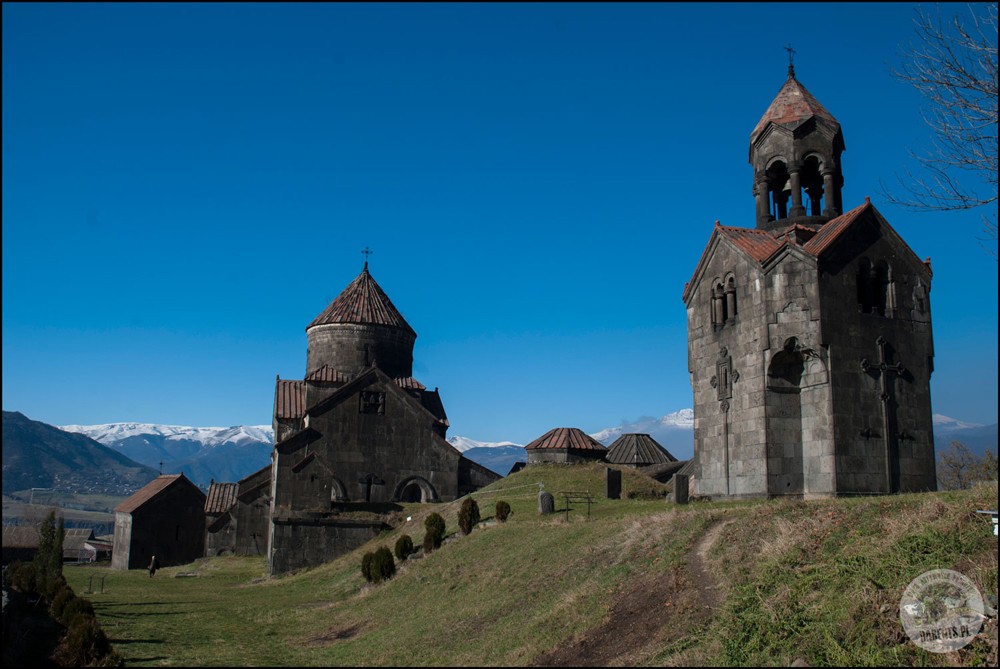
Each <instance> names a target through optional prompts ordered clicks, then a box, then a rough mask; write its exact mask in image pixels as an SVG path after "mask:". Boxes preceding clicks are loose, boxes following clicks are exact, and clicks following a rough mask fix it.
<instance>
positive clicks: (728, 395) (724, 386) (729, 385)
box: [710, 346, 740, 495]
mask: <svg viewBox="0 0 1000 669" xmlns="http://www.w3.org/2000/svg"><path fill="white" fill-rule="evenodd" d="M739 379H740V373H739V372H737V371H736V370H734V369H733V358H732V356H731V355H729V349H728V348H726V347H725V346H723V347H722V348H721V349H719V359H718V360H716V361H715V376H713V377H712V379H711V381H710V383H711V384H712V387H713V388H715V393H716V398H717V399H719V410H720V411H722V445H723V457H724V458H725V464H726V494H727V495H728V494H729V400H730V399H732V397H733V384H734V383H736V382H737V381H739Z"/></svg>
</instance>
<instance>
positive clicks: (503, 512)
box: [494, 500, 510, 523]
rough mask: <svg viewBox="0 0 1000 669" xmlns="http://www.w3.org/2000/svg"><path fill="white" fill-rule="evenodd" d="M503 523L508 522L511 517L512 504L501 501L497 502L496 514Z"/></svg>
mask: <svg viewBox="0 0 1000 669" xmlns="http://www.w3.org/2000/svg"><path fill="white" fill-rule="evenodd" d="M494 515H495V516H496V517H497V520H499V521H500V522H501V523H506V522H507V517H508V516H509V515H510V504H508V503H507V502H505V501H503V500H500V501H498V502H497V508H496V512H495V514H494Z"/></svg>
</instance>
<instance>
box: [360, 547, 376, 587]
mask: <svg viewBox="0 0 1000 669" xmlns="http://www.w3.org/2000/svg"><path fill="white" fill-rule="evenodd" d="M374 561H375V553H372V552H371V551H369V552H367V553H365V555H364V557H362V558H361V575H362V576H364V577H365V580H366V581H368V582H369V583H371V582H372V580H374V576H373V575H372V563H373V562H374Z"/></svg>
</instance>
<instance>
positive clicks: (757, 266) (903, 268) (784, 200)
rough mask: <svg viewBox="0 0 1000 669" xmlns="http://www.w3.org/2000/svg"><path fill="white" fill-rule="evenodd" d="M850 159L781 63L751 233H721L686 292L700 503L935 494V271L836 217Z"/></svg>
mask: <svg viewBox="0 0 1000 669" xmlns="http://www.w3.org/2000/svg"><path fill="white" fill-rule="evenodd" d="M844 148H845V147H844V134H843V132H842V130H841V127H840V123H838V122H837V120H836V119H835V118H834V117H833V115H832V114H831V113H830V112H829V111H827V110H826V109H825V108H824V107H823V105H821V104H820V103H819V101H818V100H816V98H815V97H813V96H812V95H811V94H810V93H809V91H807V90H806V88H805V86H803V85H802V83H801V82H799V80H798V79H797V78H796V76H795V70H794V67H793V66H792V65H791V64H789V68H788V77H787V80H786V81H785V83H784V85H782V87H781V90H779V91H778V94H777V96H776V97H775V98H774V101H773V102H772V103H771V105H770V106H769V107H768V109H767V111H766V112H765V113H764V116H763V117H762V118H761V119H760V121H759V122H758V123H757V125H756V126H755V127H754V129H753V132H752V133H751V134H750V164H751V165H752V166H753V169H754V181H753V186H754V196H755V205H756V206H755V219H756V226H755V227H752V228H741V227H728V226H723V225H720V224H719V223H718V222H716V224H715V228H714V229H713V230H712V233H711V235H710V236H709V239H708V244H707V246H706V247H705V251H704V253H703V254H702V256H701V259H700V260H699V261H698V264H697V266H696V268H695V270H694V274H693V276H692V277H691V280H690V281H689V282H688V283H687V285H686V286H685V288H684V293H683V300H684V304H685V306H686V307H687V322H688V369H689V371H690V378H691V389H692V391H693V393H694V415H695V419H694V426H695V427H694V440H695V466H694V480H695V484H694V485H695V488H694V490H693V492H694V493H695V494H698V495H702V496H710V497H762V496H783V495H788V496H797V497H806V498H809V497H828V496H835V495H852V494H864V495H868V494H885V493H895V492H909V491H921V490H934V489H935V488H936V477H935V466H934V436H933V425H932V420H931V396H930V377H931V372H932V371H933V368H934V367H933V361H934V346H933V339H932V336H931V310H930V301H929V298H930V289H931V267H930V259H929V258H928V259H927V260H921V259H920V258H919V257H918V256H917V255H916V254H915V253H914V252H913V251H912V250H911V249H910V247H909V246H908V245H907V244H906V242H905V241H903V239H902V237H900V235H899V233H897V232H896V231H895V230H894V229H893V228H892V227H891V226H890V225H889V223H888V221H887V220H886V219H885V217H884V216H883V215H882V214H881V213H880V212H879V211H878V210H877V209H876V208H875V207H874V205H872V204H871V202H870V201H869V200H868V198H865V202H864V203H863V204H861V205H859V206H857V207H855V208H853V209H851V210H850V211H846V212H845V211H843V206H842V204H841V187H842V185H843V182H844V177H843V173H842V171H841V159H840V158H841V153H842V152H843V151H844Z"/></svg>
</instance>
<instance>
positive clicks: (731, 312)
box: [726, 274, 736, 323]
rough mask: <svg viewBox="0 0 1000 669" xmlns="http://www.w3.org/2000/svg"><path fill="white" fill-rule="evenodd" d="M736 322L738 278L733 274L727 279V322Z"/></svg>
mask: <svg viewBox="0 0 1000 669" xmlns="http://www.w3.org/2000/svg"><path fill="white" fill-rule="evenodd" d="M735 321H736V277H735V276H733V275H732V274H730V275H729V277H728V278H727V279H726V322H727V323H733V322H735Z"/></svg>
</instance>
